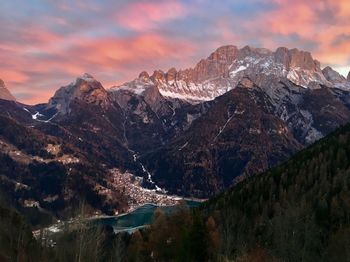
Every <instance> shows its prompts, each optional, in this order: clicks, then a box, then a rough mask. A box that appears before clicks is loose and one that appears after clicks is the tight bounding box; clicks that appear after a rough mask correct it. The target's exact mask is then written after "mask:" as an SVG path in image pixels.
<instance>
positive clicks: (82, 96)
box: [48, 73, 110, 114]
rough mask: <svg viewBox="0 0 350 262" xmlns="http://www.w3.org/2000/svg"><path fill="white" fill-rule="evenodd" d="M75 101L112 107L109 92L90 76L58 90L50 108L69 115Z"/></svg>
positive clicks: (84, 76)
mask: <svg viewBox="0 0 350 262" xmlns="http://www.w3.org/2000/svg"><path fill="white" fill-rule="evenodd" d="M74 100H80V101H84V102H85V103H87V104H93V105H99V106H101V107H102V108H107V107H108V106H109V105H110V101H109V98H108V93H107V91H106V90H105V89H104V88H103V86H102V85H101V83H100V82H98V81H97V80H96V79H94V78H93V77H92V76H91V75H89V74H86V73H85V74H84V75H83V76H81V77H78V78H77V79H76V81H75V82H73V83H71V84H69V85H67V86H63V87H61V88H60V89H58V90H57V91H56V93H55V95H54V96H53V97H52V98H51V99H50V101H49V105H48V106H49V107H54V108H56V109H57V110H58V111H59V112H60V113H61V114H66V113H69V106H70V103H71V102H72V101H74Z"/></svg>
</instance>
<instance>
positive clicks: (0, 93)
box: [0, 79, 16, 101]
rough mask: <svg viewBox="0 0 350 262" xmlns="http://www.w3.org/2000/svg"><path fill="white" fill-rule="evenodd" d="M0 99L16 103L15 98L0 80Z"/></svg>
mask: <svg viewBox="0 0 350 262" xmlns="http://www.w3.org/2000/svg"><path fill="white" fill-rule="evenodd" d="M0 99H3V100H10V101H16V98H15V97H14V96H13V95H12V94H11V93H10V91H9V90H8V89H7V88H6V86H5V83H4V81H3V80H1V79H0Z"/></svg>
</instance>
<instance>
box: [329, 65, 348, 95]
mask: <svg viewBox="0 0 350 262" xmlns="http://www.w3.org/2000/svg"><path fill="white" fill-rule="evenodd" d="M322 73H323V75H324V76H325V78H326V79H327V80H328V81H329V82H330V83H332V85H334V86H335V87H337V88H345V89H347V88H350V84H349V82H348V81H347V80H346V78H345V77H344V76H342V75H341V74H339V73H338V72H337V71H335V70H333V68H331V67H330V66H327V67H325V68H323V70H322Z"/></svg>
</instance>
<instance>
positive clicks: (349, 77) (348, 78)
mask: <svg viewBox="0 0 350 262" xmlns="http://www.w3.org/2000/svg"><path fill="white" fill-rule="evenodd" d="M346 79H347V80H348V81H349V82H350V72H349V74H348V77H347V78H346Z"/></svg>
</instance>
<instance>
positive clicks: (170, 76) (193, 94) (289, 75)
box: [115, 45, 343, 103]
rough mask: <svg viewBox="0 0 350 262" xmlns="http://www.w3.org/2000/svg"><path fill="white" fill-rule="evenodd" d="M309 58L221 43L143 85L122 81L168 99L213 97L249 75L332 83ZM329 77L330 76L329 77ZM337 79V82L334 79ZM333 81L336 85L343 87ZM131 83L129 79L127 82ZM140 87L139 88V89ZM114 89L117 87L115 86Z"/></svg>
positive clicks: (310, 84) (262, 80)
mask: <svg viewBox="0 0 350 262" xmlns="http://www.w3.org/2000/svg"><path fill="white" fill-rule="evenodd" d="M328 71H329V69H326V71H325V72H326V74H328V75H327V77H326V76H325V75H324V73H323V72H322V70H321V68H320V63H319V62H318V61H317V60H315V59H313V57H312V55H311V53H310V52H307V51H302V50H299V49H296V48H294V49H288V48H286V47H279V48H277V49H276V51H271V50H268V49H266V48H255V47H251V46H245V47H243V48H241V49H239V48H237V47H236V46H234V45H225V46H222V47H219V48H218V49H216V50H215V51H214V52H212V53H211V54H210V55H209V56H208V57H207V58H205V59H202V60H200V61H199V62H198V63H197V64H196V66H195V67H193V68H188V69H184V70H178V71H177V70H176V69H175V68H171V69H169V70H168V71H167V72H166V73H164V72H163V71H161V70H156V71H154V73H153V74H152V76H151V77H150V78H149V80H148V81H144V84H142V83H140V81H139V82H138V83H137V85H135V83H134V84H128V83H126V84H124V85H123V86H124V87H125V86H126V87H128V88H129V89H130V90H131V89H135V88H136V89H137V92H138V93H140V92H141V90H143V89H144V88H145V87H146V86H150V85H152V84H153V85H154V86H156V87H157V88H158V90H159V92H160V93H161V94H162V95H163V96H165V97H170V98H178V99H183V100H187V101H189V102H193V103H198V102H200V101H208V100H213V99H214V98H216V97H218V96H221V95H223V94H224V93H226V92H228V91H230V90H231V89H234V88H235V87H236V86H237V84H238V83H239V82H240V80H242V78H243V77H249V78H250V79H252V80H253V81H254V82H255V83H256V84H257V85H261V84H266V83H268V82H269V81H270V80H269V79H270V78H274V79H275V78H278V79H280V80H281V81H282V80H288V81H291V82H293V83H294V84H296V85H298V86H301V87H304V88H310V89H318V88H321V87H322V86H330V87H331V86H334V85H335V83H334V82H332V81H331V80H330V77H329V74H332V75H333V73H330V71H329V72H328ZM332 79H333V78H332ZM338 82H339V81H338ZM338 82H337V85H336V87H339V88H343V86H341V85H339V83H338ZM130 83H131V82H130ZM142 85H144V86H143V88H141V87H142ZM115 90H117V89H115Z"/></svg>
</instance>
